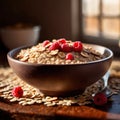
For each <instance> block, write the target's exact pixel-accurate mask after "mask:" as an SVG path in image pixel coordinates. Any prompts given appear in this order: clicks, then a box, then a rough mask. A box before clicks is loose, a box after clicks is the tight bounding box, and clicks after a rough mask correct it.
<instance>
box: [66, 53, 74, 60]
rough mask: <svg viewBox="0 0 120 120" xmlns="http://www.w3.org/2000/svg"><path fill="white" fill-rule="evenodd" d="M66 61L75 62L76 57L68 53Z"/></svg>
mask: <svg viewBox="0 0 120 120" xmlns="http://www.w3.org/2000/svg"><path fill="white" fill-rule="evenodd" d="M66 60H74V56H73V54H72V53H67V54H66Z"/></svg>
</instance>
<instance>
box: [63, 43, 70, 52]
mask: <svg viewBox="0 0 120 120" xmlns="http://www.w3.org/2000/svg"><path fill="white" fill-rule="evenodd" d="M61 50H62V51H64V52H70V51H72V47H71V46H70V45H69V44H68V43H63V44H62V45H61Z"/></svg>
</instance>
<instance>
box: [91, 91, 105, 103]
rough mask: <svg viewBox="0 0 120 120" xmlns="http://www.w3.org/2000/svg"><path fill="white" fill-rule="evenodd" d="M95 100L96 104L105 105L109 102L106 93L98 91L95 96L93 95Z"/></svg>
mask: <svg viewBox="0 0 120 120" xmlns="http://www.w3.org/2000/svg"><path fill="white" fill-rule="evenodd" d="M93 101H94V104H95V105H104V104H106V103H107V97H106V95H105V94H103V93H97V94H96V95H95V96H94V97H93Z"/></svg>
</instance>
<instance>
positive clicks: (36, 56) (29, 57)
mask: <svg viewBox="0 0 120 120" xmlns="http://www.w3.org/2000/svg"><path fill="white" fill-rule="evenodd" d="M56 41H57V40H55V39H54V40H52V42H50V43H48V44H47V45H46V46H43V43H39V44H37V45H36V46H32V47H31V48H27V49H22V50H21V51H20V52H19V53H18V54H17V56H16V59H18V60H20V61H22V62H28V63H37V64H82V63H86V62H90V61H95V60H99V59H102V58H104V55H102V54H101V53H100V52H99V51H96V50H94V49H93V48H92V47H90V46H88V45H86V44H83V49H82V51H79V52H76V51H74V50H72V51H70V52H71V53H72V54H73V55H74V60H71V61H68V60H66V59H65V58H66V54H67V53H68V52H63V51H62V50H61V49H55V50H50V49H49V47H50V46H51V44H52V43H54V42H56ZM66 43H68V44H69V46H72V45H73V42H72V41H67V40H66Z"/></svg>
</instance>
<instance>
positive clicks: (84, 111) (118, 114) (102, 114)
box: [0, 57, 120, 120]
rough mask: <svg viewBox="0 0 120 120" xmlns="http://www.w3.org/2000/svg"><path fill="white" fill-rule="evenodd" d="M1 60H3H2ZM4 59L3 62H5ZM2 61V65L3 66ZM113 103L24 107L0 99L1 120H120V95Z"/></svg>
mask: <svg viewBox="0 0 120 120" xmlns="http://www.w3.org/2000/svg"><path fill="white" fill-rule="evenodd" d="M0 60H1V59H0ZM4 60H6V57H5V59H2V60H1V61H4ZM1 61H0V63H1V64H3V63H2V62H1ZM111 99H112V101H111V102H108V103H107V104H106V105H104V106H99V107H98V106H95V105H94V104H92V105H89V106H75V105H74V106H54V107H47V106H45V105H43V104H41V105H29V106H22V105H19V104H18V103H9V102H7V101H5V100H3V99H2V98H0V119H2V120H10V119H13V118H14V119H17V120H31V119H32V120H33V118H34V120H45V119H47V120H50V119H52V120H56V119H60V120H61V119H64V120H68V119H70V120H71V119H82V120H84V119H90V120H93V119H95V120H98V119H101V120H111V119H112V120H120V94H118V95H113V96H112V97H111Z"/></svg>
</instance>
